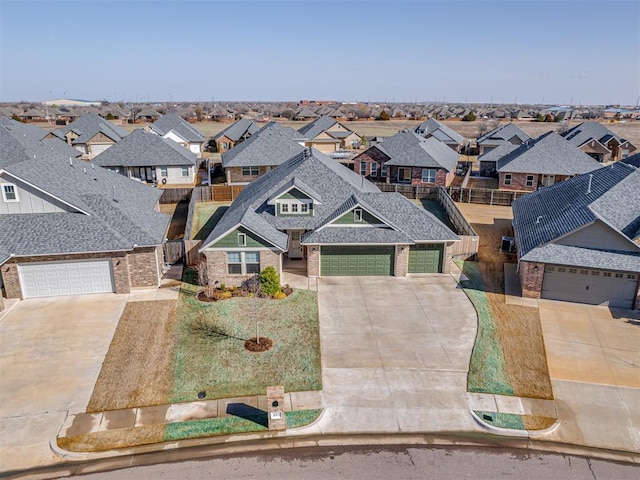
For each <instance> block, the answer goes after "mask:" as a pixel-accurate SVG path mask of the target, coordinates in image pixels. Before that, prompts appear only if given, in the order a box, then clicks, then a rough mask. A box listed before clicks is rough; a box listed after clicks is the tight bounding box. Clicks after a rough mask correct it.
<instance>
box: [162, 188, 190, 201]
mask: <svg viewBox="0 0 640 480" xmlns="http://www.w3.org/2000/svg"><path fill="white" fill-rule="evenodd" d="M192 191H193V187H189V188H165V189H163V190H162V196H161V197H160V203H179V202H182V201H184V200H188V199H189V197H190V196H191V192H192Z"/></svg>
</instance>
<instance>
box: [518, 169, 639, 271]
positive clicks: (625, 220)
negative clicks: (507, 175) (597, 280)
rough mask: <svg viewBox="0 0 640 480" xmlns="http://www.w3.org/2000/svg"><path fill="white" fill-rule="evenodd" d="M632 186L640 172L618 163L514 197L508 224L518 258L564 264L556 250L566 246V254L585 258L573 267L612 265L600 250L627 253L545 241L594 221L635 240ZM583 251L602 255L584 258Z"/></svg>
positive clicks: (635, 198)
mask: <svg viewBox="0 0 640 480" xmlns="http://www.w3.org/2000/svg"><path fill="white" fill-rule="evenodd" d="M589 182H591V188H590V189H589ZM638 185H640V171H639V170H636V169H634V168H633V167H630V166H628V165H625V164H623V163H619V162H618V163H615V164H613V165H611V166H608V167H604V168H600V169H598V170H594V171H593V172H592V173H591V174H589V175H581V176H579V177H575V178H572V179H569V180H566V181H564V182H561V183H558V184H556V185H553V186H551V187H546V188H543V189H541V190H538V191H536V192H533V193H530V194H528V195H525V196H524V197H522V198H520V199H518V200H516V201H515V202H513V207H512V208H513V213H514V220H513V225H514V230H515V233H516V240H517V244H518V245H517V247H518V254H519V255H520V257H521V259H523V260H530V261H541V262H545V263H564V262H566V260H563V259H562V258H561V257H562V255H561V254H563V253H567V252H569V250H571V252H572V253H571V255H572V256H571V257H570V258H572V259H580V261H582V262H585V263H582V264H580V263H573V265H584V266H591V267H593V268H613V267H611V266H610V265H609V264H608V263H607V260H606V259H607V255H605V254H606V253H612V252H613V253H615V255H630V254H628V253H619V252H618V253H616V252H615V251H604V250H596V249H586V248H582V249H580V248H579V247H575V248H576V249H573V250H572V249H570V248H569V247H566V246H560V245H555V246H553V247H551V242H554V241H555V240H557V239H559V238H560V237H563V236H565V235H567V234H569V233H571V232H573V231H575V230H578V229H580V228H582V227H584V226H586V225H589V224H591V223H593V222H595V221H602V222H604V223H605V224H606V225H608V226H610V227H611V228H613V229H614V230H617V231H618V232H619V233H620V235H622V236H625V237H627V239H629V240H633V239H635V238H637V237H638V235H640V188H638ZM588 192H589V193H588ZM568 248H569V250H568ZM589 252H605V254H598V255H597V256H593V257H592V258H591V259H588V258H586V257H588V254H589ZM638 254H640V247H638ZM632 257H633V255H632ZM616 258H619V257H616ZM572 261H573V260H572ZM575 261H578V260H575ZM611 261H612V262H613V257H612V260H611ZM633 261H635V260H633ZM623 270H624V269H623Z"/></svg>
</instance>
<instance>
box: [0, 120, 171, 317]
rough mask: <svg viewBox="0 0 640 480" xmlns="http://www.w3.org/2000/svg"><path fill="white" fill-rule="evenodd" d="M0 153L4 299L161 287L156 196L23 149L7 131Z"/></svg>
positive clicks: (162, 224)
mask: <svg viewBox="0 0 640 480" xmlns="http://www.w3.org/2000/svg"><path fill="white" fill-rule="evenodd" d="M0 147H1V148H0V266H1V267H0V276H1V280H2V282H0V283H2V284H3V285H4V290H5V294H6V297H8V298H21V299H24V298H33V297H46V296H55V295H76V294H85V293H104V292H115V293H129V292H130V291H131V289H132V288H136V287H158V285H159V283H160V278H161V275H162V270H163V264H164V260H163V251H162V244H163V242H164V240H165V236H166V233H167V228H168V225H169V221H170V217H169V216H168V215H165V214H163V213H160V212H159V211H158V208H159V205H158V200H159V198H160V195H161V192H160V191H159V190H156V189H154V188H151V187H148V186H146V185H142V184H141V183H138V182H134V181H132V180H129V179H127V178H125V177H123V176H121V175H117V174H114V173H113V172H110V171H108V170H105V169H102V168H99V167H95V166H92V165H90V164H88V163H85V162H83V161H81V160H71V161H70V160H69V159H68V158H65V157H62V156H60V155H59V154H57V153H56V152H54V151H51V150H50V149H48V148H46V147H44V148H40V147H34V148H35V149H32V148H31V147H30V146H28V147H27V148H25V146H23V145H22V144H21V142H19V141H17V140H16V139H15V138H14V137H13V136H12V134H11V133H10V132H9V130H7V129H6V128H5V127H2V126H0ZM42 152H46V154H43V153H42ZM34 155H35V158H34ZM0 297H1V296H0ZM0 303H1V302H0ZM0 308H1V307H0Z"/></svg>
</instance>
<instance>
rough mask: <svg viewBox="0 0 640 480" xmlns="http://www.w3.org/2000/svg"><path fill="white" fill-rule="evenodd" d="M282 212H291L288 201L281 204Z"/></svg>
mask: <svg viewBox="0 0 640 480" xmlns="http://www.w3.org/2000/svg"><path fill="white" fill-rule="evenodd" d="M280 212H281V213H289V204H288V203H281V204H280Z"/></svg>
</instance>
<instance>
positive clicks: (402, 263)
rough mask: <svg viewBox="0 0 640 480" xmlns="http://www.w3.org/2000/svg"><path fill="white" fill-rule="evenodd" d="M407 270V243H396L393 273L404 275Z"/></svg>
mask: <svg viewBox="0 0 640 480" xmlns="http://www.w3.org/2000/svg"><path fill="white" fill-rule="evenodd" d="M408 270H409V245H396V251H395V259H394V269H393V274H394V275H395V276H396V277H406V276H407V271H408Z"/></svg>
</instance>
